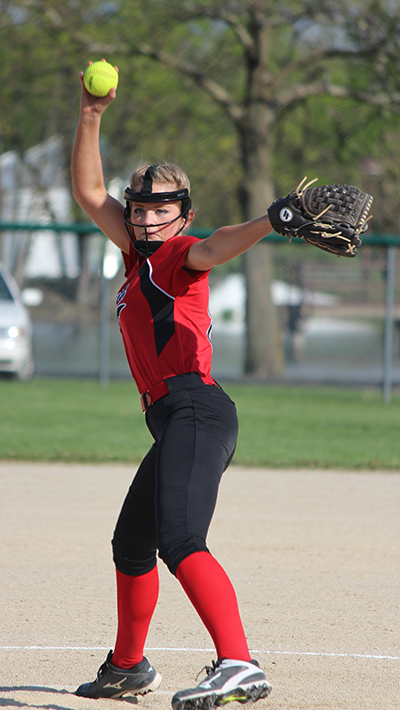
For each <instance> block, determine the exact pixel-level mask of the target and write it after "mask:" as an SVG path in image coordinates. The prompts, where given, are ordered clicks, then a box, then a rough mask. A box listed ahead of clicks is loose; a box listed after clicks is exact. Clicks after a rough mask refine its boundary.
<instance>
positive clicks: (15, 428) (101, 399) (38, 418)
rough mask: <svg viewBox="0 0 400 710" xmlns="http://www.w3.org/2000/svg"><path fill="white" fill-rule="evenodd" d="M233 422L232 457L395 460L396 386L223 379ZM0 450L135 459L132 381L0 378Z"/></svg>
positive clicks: (270, 462)
mask: <svg viewBox="0 0 400 710" xmlns="http://www.w3.org/2000/svg"><path fill="white" fill-rule="evenodd" d="M225 389H226V391H227V392H228V393H229V394H230V396H231V397H232V398H233V399H234V400H235V402H236V404H237V408H238V412H239V421H240V432H239V442H238V447H237V452H236V455H235V463H237V464H244V465H251V466H269V467H324V468H341V469H396V470H398V469H399V468H400V446H399V430H400V395H399V394H395V395H394V396H393V399H392V402H391V404H390V405H389V406H384V405H383V404H382V396H381V393H380V392H379V391H378V390H376V391H373V390H357V389H350V388H348V389H344V388H336V387H330V388H328V387H324V388H322V387H289V386H270V385H260V384H257V385H244V384H228V385H226V387H225ZM0 401H1V409H0V459H3V460H6V459H7V460H27V461H29V460H30V461H79V462H100V461H104V462H106V461H120V462H128V461H132V462H137V461H139V460H140V458H141V457H142V456H143V455H144V454H145V453H146V451H147V449H148V448H149V446H150V444H151V437H150V435H149V433H148V431H147V429H146V426H145V423H144V418H143V414H142V412H141V409H140V405H139V398H138V395H137V391H136V388H135V385H134V384H133V382H130V381H118V382H111V383H110V385H109V386H108V387H100V386H99V384H98V383H97V382H96V381H94V380H69V379H66V380H64V379H45V378H43V379H42V378H35V379H33V380H32V381H31V382H28V383H22V382H15V381H8V380H0Z"/></svg>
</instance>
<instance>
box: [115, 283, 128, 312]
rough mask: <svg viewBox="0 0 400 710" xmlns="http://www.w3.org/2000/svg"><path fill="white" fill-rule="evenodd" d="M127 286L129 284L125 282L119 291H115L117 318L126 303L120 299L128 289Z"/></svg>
mask: <svg viewBox="0 0 400 710" xmlns="http://www.w3.org/2000/svg"><path fill="white" fill-rule="evenodd" d="M128 286H129V284H127V285H126V286H125V288H122V289H121V291H118V293H117V318H118V319H119V317H120V315H121V311H123V309H124V308H125V306H126V303H121V301H122V299H123V298H125V294H126V292H127V290H128Z"/></svg>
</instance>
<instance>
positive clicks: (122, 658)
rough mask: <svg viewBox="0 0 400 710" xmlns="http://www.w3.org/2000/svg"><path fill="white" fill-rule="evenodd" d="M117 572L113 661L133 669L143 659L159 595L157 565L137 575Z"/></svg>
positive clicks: (121, 666)
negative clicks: (115, 633)
mask: <svg viewBox="0 0 400 710" xmlns="http://www.w3.org/2000/svg"><path fill="white" fill-rule="evenodd" d="M116 572H117V607H118V632H117V640H116V642H115V649H114V653H113V657H112V663H113V664H114V665H115V666H118V667H119V668H132V666H134V665H135V664H136V663H139V662H140V661H141V660H142V659H143V648H144V643H145V640H146V636H147V631H148V629H149V624H150V621H151V617H152V616H153V612H154V608H155V606H156V603H157V598H158V588H159V582H158V570H157V567H154V569H152V570H151V572H148V573H147V574H143V575H141V576H140V577H131V576H128V575H126V574H123V573H122V572H119V570H116Z"/></svg>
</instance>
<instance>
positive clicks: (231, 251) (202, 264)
mask: <svg viewBox="0 0 400 710" xmlns="http://www.w3.org/2000/svg"><path fill="white" fill-rule="evenodd" d="M270 232H272V227H271V223H270V221H269V218H268V215H264V216H263V217H258V219H252V220H251V221H250V222H244V223H243V224H234V225H231V226H227V227H220V228H219V229H217V230H216V231H215V232H214V233H213V234H211V236H210V237H208V238H207V239H203V240H202V241H200V242H196V243H195V244H193V246H192V247H191V248H190V249H189V251H188V254H187V257H186V260H185V266H186V267H187V268H189V269H194V270H195V271H207V270H208V269H212V267H213V266H217V264H225V262H227V261H230V260H231V259H233V258H234V257H235V256H239V254H243V252H245V251H247V250H248V249H250V247H252V246H253V245H254V244H256V243H257V242H259V241H260V240H261V239H263V238H264V237H265V236H266V235H267V234H269V233H270Z"/></svg>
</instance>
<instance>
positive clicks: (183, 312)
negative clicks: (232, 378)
mask: <svg viewBox="0 0 400 710" xmlns="http://www.w3.org/2000/svg"><path fill="white" fill-rule="evenodd" d="M197 241H199V240H198V239H197V238H196V237H190V236H186V235H183V236H180V235H178V236H176V237H171V238H170V239H168V240H167V241H166V242H164V243H163V244H162V245H161V246H160V247H159V248H158V249H157V251H155V252H154V254H152V255H151V256H149V257H148V258H147V259H146V258H145V257H142V256H140V255H139V254H138V253H137V252H136V250H135V248H134V247H133V246H132V245H131V248H130V253H129V255H128V254H124V253H123V258H124V262H125V267H126V271H125V277H126V282H125V283H124V285H123V286H122V288H121V289H120V290H119V292H118V294H117V315H118V319H119V325H120V330H121V333H122V339H123V342H124V346H125V352H126V355H127V358H128V363H129V367H130V370H131V373H132V377H133V379H134V380H135V382H136V385H137V387H138V390H139V392H140V394H143V393H144V392H146V391H147V390H148V389H149V388H150V387H152V386H153V385H155V384H157V383H158V382H160V381H161V380H164V379H165V378H166V377H173V376H174V375H181V374H184V373H186V372H198V373H199V374H200V376H201V377H202V378H203V379H204V380H205V381H207V380H209V378H210V370H211V356H212V346H211V339H210V337H211V317H210V314H209V310H208V302H209V286H208V273H209V272H208V271H193V270H191V269H186V268H185V266H184V262H185V258H186V254H187V252H188V251H189V249H190V247H191V246H192V244H194V243H195V242H197ZM210 382H212V380H211V378H210Z"/></svg>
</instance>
